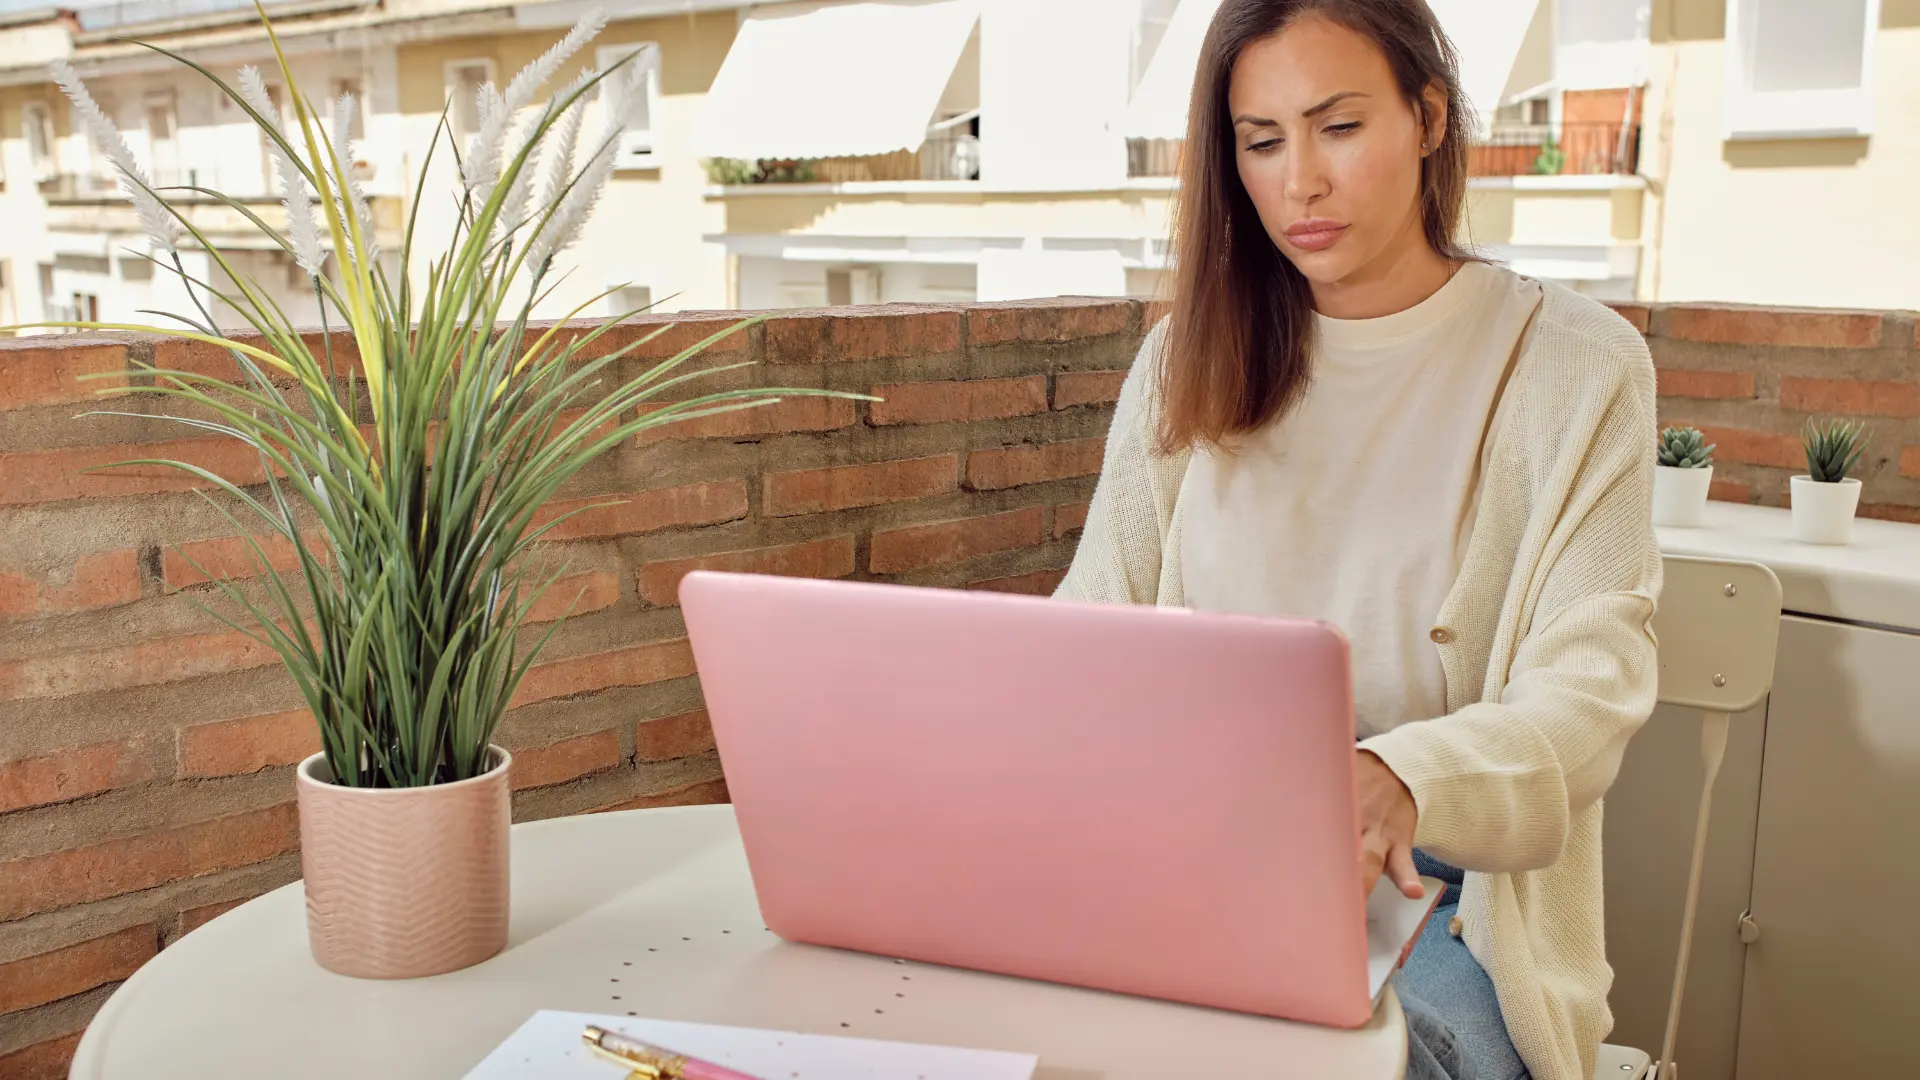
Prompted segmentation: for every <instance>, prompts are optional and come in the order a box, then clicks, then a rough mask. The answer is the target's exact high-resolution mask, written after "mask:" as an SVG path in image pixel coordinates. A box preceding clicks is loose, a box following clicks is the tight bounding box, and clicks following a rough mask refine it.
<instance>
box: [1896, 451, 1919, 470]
mask: <svg viewBox="0 0 1920 1080" xmlns="http://www.w3.org/2000/svg"><path fill="white" fill-rule="evenodd" d="M1900 475H1901V476H1913V477H1920V446H1909V447H1907V448H1906V449H1904V450H1902V451H1900Z"/></svg>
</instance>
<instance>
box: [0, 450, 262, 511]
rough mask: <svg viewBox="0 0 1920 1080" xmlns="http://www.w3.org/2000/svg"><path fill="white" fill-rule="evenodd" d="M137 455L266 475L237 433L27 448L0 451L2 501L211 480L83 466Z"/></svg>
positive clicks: (130, 491)
mask: <svg viewBox="0 0 1920 1080" xmlns="http://www.w3.org/2000/svg"><path fill="white" fill-rule="evenodd" d="M136 458H138V459H149V458H151V459H162V460H169V461H183V462H186V463H187V464H190V465H198V466H200V467H202V468H204V469H206V470H207V471H209V472H211V473H213V474H214V475H216V476H220V477H224V478H226V479H227V480H229V481H232V482H233V483H235V484H239V485H242V486H245V485H248V484H260V483H265V482H266V479H267V474H266V470H265V469H264V468H262V467H261V464H260V455H259V454H258V453H257V452H255V451H254V450H253V449H252V448H251V447H249V446H247V445H246V444H245V443H242V442H240V441H239V440H237V439H227V438H211V439H174V440H172V441H170V442H156V443H125V444H121V445H118V446H76V447H69V448H66V449H63V450H27V451H22V452H20V453H14V454H0V505H4V506H24V505H27V504H31V503H44V502H58V501H60V500H63V499H98V498H112V497H114V496H119V495H146V494H149V493H152V492H158V491H189V490H193V489H196V488H205V487H212V486H213V485H211V484H209V483H208V482H206V481H205V480H202V479H200V478H199V477H197V476H194V475H192V474H190V473H186V472H182V471H181V470H179V469H175V468H172V467H171V466H166V465H123V466H120V467H118V468H110V469H105V471H101V472H88V471H85V470H90V469H101V468H102V467H104V466H110V465H114V464H115V463H117V462H122V461H130V460H133V459H136Z"/></svg>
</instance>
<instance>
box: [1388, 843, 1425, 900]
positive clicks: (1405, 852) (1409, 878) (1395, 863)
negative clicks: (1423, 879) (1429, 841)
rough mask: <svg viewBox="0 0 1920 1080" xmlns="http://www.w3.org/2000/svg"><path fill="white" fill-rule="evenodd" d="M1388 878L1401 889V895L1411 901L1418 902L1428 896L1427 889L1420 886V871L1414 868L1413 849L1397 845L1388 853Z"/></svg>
mask: <svg viewBox="0 0 1920 1080" xmlns="http://www.w3.org/2000/svg"><path fill="white" fill-rule="evenodd" d="M1386 867H1387V869H1386V872H1387V876H1388V877H1390V878H1392V879H1393V883H1394V884H1395V885H1397V886H1399V887H1400V893H1401V895H1403V896H1405V897H1406V898H1407V899H1409V900H1418V899H1420V898H1422V897H1424V896H1426V895H1427V887H1426V886H1425V885H1422V884H1420V871H1418V870H1416V869H1414V866H1413V849H1412V848H1410V847H1407V846H1406V845H1405V844H1395V845H1394V846H1393V849H1392V850H1391V851H1388V852H1387V864H1386Z"/></svg>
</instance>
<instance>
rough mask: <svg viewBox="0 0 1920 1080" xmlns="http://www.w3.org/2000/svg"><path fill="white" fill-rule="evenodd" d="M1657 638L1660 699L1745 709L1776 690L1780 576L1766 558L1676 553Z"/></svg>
mask: <svg viewBox="0 0 1920 1080" xmlns="http://www.w3.org/2000/svg"><path fill="white" fill-rule="evenodd" d="M1665 562H1666V584H1665V585H1664V586H1663V587H1662V588H1661V591H1660V605H1659V610H1658V613H1657V614H1655V615H1654V617H1653V632H1654V636H1655V637H1656V638H1657V639H1658V640H1659V643H1660V700H1661V701H1662V702H1664V703H1666V704H1668V705H1679V706H1683V707H1687V708H1694V709H1704V710H1706V711H1707V712H1720V713H1742V712H1745V711H1747V710H1748V709H1751V708H1753V707H1754V706H1755V705H1758V704H1760V702H1761V701H1762V700H1763V699H1764V698H1765V697H1766V696H1767V693H1768V691H1770V690H1772V689H1773V657H1774V651H1775V649H1776V647H1777V645H1778V643H1779V640H1780V579H1779V578H1777V577H1775V576H1774V573H1773V571H1772V570H1770V569H1768V568H1767V567H1765V566H1762V565H1761V564H1759V563H1755V562H1741V561H1737V560H1731V559H1702V558H1694V557H1692V556H1686V555H1668V556H1666V559H1665Z"/></svg>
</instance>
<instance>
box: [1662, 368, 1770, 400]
mask: <svg viewBox="0 0 1920 1080" xmlns="http://www.w3.org/2000/svg"><path fill="white" fill-rule="evenodd" d="M1658 376H1659V383H1660V396H1661V397H1684V398H1750V397H1752V396H1753V372H1751V371H1691V370H1688V369H1686V368H1661V369H1660V370H1659V372H1658Z"/></svg>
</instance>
